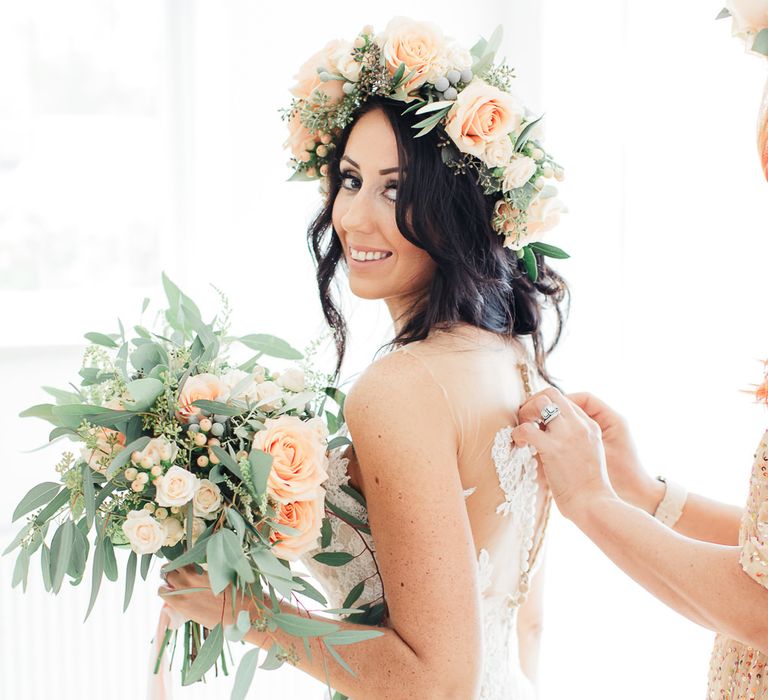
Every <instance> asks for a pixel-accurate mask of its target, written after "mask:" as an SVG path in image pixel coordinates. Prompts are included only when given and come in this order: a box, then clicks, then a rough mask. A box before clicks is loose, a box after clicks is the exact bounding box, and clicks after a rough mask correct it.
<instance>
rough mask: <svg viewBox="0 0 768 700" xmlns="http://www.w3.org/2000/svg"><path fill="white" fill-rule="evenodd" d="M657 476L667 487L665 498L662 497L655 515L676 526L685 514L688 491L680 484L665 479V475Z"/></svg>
mask: <svg viewBox="0 0 768 700" xmlns="http://www.w3.org/2000/svg"><path fill="white" fill-rule="evenodd" d="M656 478H657V479H658V480H659V481H661V482H662V483H663V484H664V485H665V486H666V489H665V491H664V498H662V499H661V502H660V503H659V505H658V507H657V508H656V512H655V513H654V514H653V517H654V518H656V519H657V520H660V521H661V522H662V523H664V524H665V525H666V526H667V527H674V526H675V523H676V522H677V521H678V520H680V516H681V515H682V514H683V508H685V501H686V499H687V498H688V491H686V490H685V488H684V487H683V486H681V485H680V484H678V483H676V482H674V481H670V480H669V479H665V478H664V477H663V476H657V477H656Z"/></svg>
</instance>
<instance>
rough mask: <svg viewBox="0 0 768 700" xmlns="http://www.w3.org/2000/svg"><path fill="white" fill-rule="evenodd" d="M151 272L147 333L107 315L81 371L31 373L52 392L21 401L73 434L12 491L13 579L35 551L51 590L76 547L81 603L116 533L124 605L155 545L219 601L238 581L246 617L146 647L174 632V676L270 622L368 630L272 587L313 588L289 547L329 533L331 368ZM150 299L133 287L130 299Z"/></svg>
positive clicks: (249, 669) (351, 635) (104, 569)
mask: <svg viewBox="0 0 768 700" xmlns="http://www.w3.org/2000/svg"><path fill="white" fill-rule="evenodd" d="M163 285H164V288H165V292H166V295H167V298H168V308H167V309H165V310H164V313H163V314H162V318H163V320H164V324H163V325H164V328H163V329H162V330H161V332H160V333H154V332H151V331H150V330H149V329H147V328H146V327H144V326H142V325H136V326H134V331H135V334H136V335H135V337H132V338H128V337H126V333H125V329H124V327H123V325H122V323H120V322H119V321H118V323H119V324H120V326H119V333H116V334H109V335H107V334H101V333H88V334H86V338H87V339H88V340H89V341H90V342H91V343H92V345H91V346H89V347H88V349H87V350H86V352H85V358H84V362H83V367H82V369H81V370H80V373H79V375H80V382H79V386H74V385H72V387H71V388H72V389H73V391H69V390H61V389H54V388H50V387H44V388H45V390H46V391H47V392H48V393H49V394H51V395H52V396H53V397H54V398H55V399H56V404H50V403H47V404H41V405H37V406H33V407H31V408H29V409H27V410H26V411H24V412H23V413H22V414H21V415H22V416H33V417H37V418H42V419H44V420H46V421H48V422H50V423H52V424H53V426H54V429H53V431H52V432H51V433H50V436H49V440H50V441H55V440H59V439H69V440H71V441H73V442H75V443H76V444H78V445H79V446H80V450H79V453H78V454H77V455H76V454H74V453H73V452H65V453H64V454H63V455H62V457H61V461H60V462H59V463H58V465H57V467H56V471H57V472H58V475H59V478H58V480H57V481H48V482H45V483H42V484H38V485H37V486H34V487H33V488H32V489H30V491H29V492H28V493H27V494H26V495H25V496H24V498H22V500H21V502H20V503H19V504H18V506H17V507H16V510H15V511H14V513H13V520H14V521H16V520H18V519H19V518H22V517H23V516H27V522H26V524H25V525H24V527H23V528H22V529H21V530H20V531H19V532H18V534H17V535H16V537H15V539H14V540H13V542H11V544H10V545H9V547H8V548H7V549H6V550H5V552H4V553H5V554H7V553H9V552H11V551H14V550H15V549H17V548H20V551H19V553H18V556H17V559H16V565H15V569H14V572H13V580H12V583H13V585H14V586H16V585H18V584H19V583H21V584H22V586H23V588H24V590H26V584H27V577H28V571H29V566H30V561H31V559H32V557H33V555H34V554H35V553H37V552H39V553H40V560H41V570H42V578H43V583H44V586H45V589H46V590H48V591H52V592H53V593H58V592H59V590H60V589H61V586H62V582H63V581H64V578H65V577H68V578H69V579H70V580H71V583H72V584H73V585H77V584H79V583H80V582H81V581H82V579H83V576H84V574H85V571H86V567H87V565H88V560H89V555H90V558H91V560H92V563H91V595H90V602H89V605H88V610H87V612H86V618H87V617H88V615H89V614H90V612H91V610H92V608H93V605H94V603H95V601H96V598H97V596H98V593H99V588H100V585H101V582H102V578H103V577H104V576H106V578H108V579H109V580H111V581H116V580H117V579H118V558H117V556H116V553H115V550H116V549H130V553H129V554H128V556H127V560H126V563H125V576H124V585H125V595H124V603H123V610H126V609H127V607H128V604H129V602H130V600H131V595H132V592H133V589H134V584H135V579H136V573H137V570H138V571H139V572H140V575H141V577H142V578H143V579H146V577H147V574H148V572H149V569H150V565H151V563H152V560H153V559H154V558H161V559H164V560H167V561H166V563H165V565H164V566H163V569H162V570H163V571H164V572H168V571H172V570H173V569H176V568H178V567H182V566H185V565H195V566H200V567H203V568H204V569H206V570H207V572H208V576H209V579H210V584H211V589H212V591H213V593H214V594H219V593H221V592H222V591H224V590H225V589H226V588H228V587H232V589H233V590H232V593H233V594H232V596H231V599H232V600H233V601H234V600H235V599H236V598H241V597H242V596H244V595H246V596H249V597H250V598H252V599H253V601H254V603H255V605H256V607H255V613H254V615H253V619H252V617H251V615H250V614H249V612H248V611H245V610H244V611H240V612H239V613H238V616H237V618H236V622H235V624H233V625H227V626H224V625H222V624H219V625H217V626H216V627H215V628H214V629H212V630H206V629H205V628H203V627H201V626H200V625H198V624H197V623H194V622H191V621H187V622H185V623H184V632H183V638H180V639H178V640H177V639H176V638H175V637H176V636H180V635H179V632H178V631H173V630H171V629H170V628H169V629H168V630H167V631H165V634H164V636H163V637H162V638H161V639H158V642H157V643H158V647H157V648H156V649H155V653H156V654H157V656H156V657H154V655H153V660H154V659H156V660H155V663H154V669H153V670H154V673H158V671H159V667H160V665H161V660H162V658H163V651H164V649H165V648H166V647H167V645H168V644H169V642H170V639H171V637H172V636H174V645H173V649H174V651H175V648H176V642H177V641H179V642H180V644H179V645H180V646H181V647H182V654H183V658H182V662H181V675H182V681H183V684H184V685H188V684H190V683H193V682H195V681H198V680H201V679H202V678H203V675H204V674H205V673H206V672H207V671H208V670H209V669H210V668H211V667H214V666H216V670H217V672H218V664H219V662H220V664H221V668H222V670H223V672H224V673H225V674H226V673H227V666H226V661H225V655H224V644H225V640H228V641H232V642H239V641H242V640H243V638H244V637H245V635H246V634H247V633H248V631H249V630H250V629H251V628H252V627H253V628H256V629H258V630H260V631H262V632H264V631H272V632H274V631H275V630H276V629H277V628H280V629H282V630H284V631H286V632H288V633H289V634H292V635H294V636H296V638H297V640H298V639H301V641H302V642H303V644H304V647H305V648H306V649H307V653H308V654H309V643H308V638H309V637H319V638H320V639H321V640H322V641H323V643H324V645H325V648H327V649H328V651H329V652H330V653H331V654H332V655H333V656H334V658H337V659H340V657H339V656H338V654H337V653H336V651H335V649H334V645H341V644H348V643H353V642H357V641H363V640H365V639H370V638H372V637H375V636H378V635H379V634H381V632H377V631H370V632H368V631H363V632H349V631H344V632H342V633H339V632H338V630H339V626H338V625H336V624H333V623H332V622H324V621H319V620H312V619H308V618H306V617H303V616H299V615H292V614H288V613H284V612H281V610H280V607H279V604H278V599H277V594H278V593H279V594H280V595H282V596H285V597H291V596H293V595H294V594H295V593H298V594H302V595H305V596H307V597H309V598H311V599H313V600H316V601H317V602H319V603H320V604H321V605H326V604H327V603H326V600H325V598H324V597H323V595H322V594H321V593H320V592H319V591H317V590H316V589H315V588H313V586H312V585H311V584H310V583H309V582H308V581H306V580H304V578H302V577H301V576H300V575H297V574H295V573H294V572H293V571H292V570H291V564H290V563H291V562H292V561H294V560H297V559H298V558H299V557H300V556H301V555H302V554H304V553H306V552H308V551H310V550H312V549H313V548H316V547H317V545H318V541H320V544H321V546H322V547H325V546H327V545H328V543H329V541H330V538H331V528H330V523H329V521H328V520H327V518H325V517H324V515H325V503H324V501H325V490H324V488H323V482H324V481H325V480H326V479H327V476H328V475H327V471H326V468H327V463H328V462H327V459H328V458H327V454H328V450H330V449H333V448H335V447H337V446H341V445H343V444H345V443H348V442H349V441H348V440H347V439H346V438H345V437H342V436H339V437H336V438H333V439H330V440H329V438H332V436H331V435H329V431H328V427H327V425H328V423H330V425H331V426H332V428H333V431H334V432H338V430H340V429H341V427H342V426H343V400H344V395H343V394H342V393H341V392H340V391H338V390H337V389H335V388H333V387H329V386H326V384H327V383H328V381H329V377H327V376H324V375H322V374H320V373H318V372H316V371H315V370H313V369H312V367H311V366H310V364H309V361H308V360H307V359H306V358H304V356H303V355H302V354H301V353H299V352H298V351H296V350H294V349H293V348H292V347H291V346H290V345H288V344H287V343H286V342H284V341H282V340H280V339H278V338H275V337H273V336H268V335H246V336H242V337H233V336H229V335H227V330H228V329H227V325H228V318H229V308H228V305H227V303H226V298H224V307H225V313H224V314H223V318H222V319H221V320H217V319H216V318H214V320H213V321H212V322H211V323H210V324H207V323H204V322H203V320H202V316H201V313H200V311H199V309H198V307H197V306H196V305H195V303H194V302H193V301H192V300H191V299H190V298H189V297H187V296H186V295H185V294H183V293H182V292H181V290H180V289H179V288H178V287H177V286H176V285H174V284H173V282H171V280H169V279H168V278H167V277H166V276H165V275H163ZM148 304H149V300H148V299H145V300H144V304H143V308H142V314H143V313H144V311H146V309H147V306H148ZM236 343H237V344H240V345H242V346H245V348H248V349H249V350H250V351H252V353H249V354H252V356H251V357H250V359H248V360H246V361H245V362H243V363H241V364H239V365H233V364H231V362H230V360H229V359H228V358H229V350H230V349H231V346H233V345H234V344H236ZM263 356H269V357H272V358H277V359H280V360H287V361H299V360H303V361H304V362H303V366H293V367H290V368H288V369H287V370H285V371H284V372H282V373H279V372H277V371H272V370H270V369H269V368H267V367H266V366H263V365H261V364H260V360H261V358H262V357H263ZM327 398H331V399H332V400H333V401H334V402H336V404H337V406H338V408H339V410H338V413H337V414H334V413H331V412H330V411H327V410H326V411H325V413H323V411H324V406H325V402H326V399H327ZM323 416H327V418H326V417H323ZM91 535H92V538H91V539H89V537H91ZM49 536H50V537H49ZM315 556H318V557H321V556H322V554H318V555H315ZM172 594H173V593H171V595H172ZM270 603H271V604H270ZM233 605H234V603H233ZM233 612H234V607H233ZM327 612H329V613H333V612H336V613H340V612H341V613H347V612H358V611H357V610H356V609H352V608H350V609H340V610H328V611H327ZM259 651H260V650H259V649H258V648H254V649H252V650H251V651H249V652H248V653H247V654H246V655H245V657H243V660H242V663H241V665H240V668H239V670H238V673H237V676H236V680H235V687H234V691H233V696H232V697H238V698H241V697H244V696H245V693H246V692H247V690H248V687H249V686H250V683H251V680H252V678H253V674H254V672H255V668H256V664H257V662H258V654H259ZM294 654H295V651H292V650H288V649H284V648H283V647H281V645H280V644H278V643H277V642H276V641H275V642H274V643H273V644H272V646H271V647H270V648H269V650H268V652H267V655H266V659H265V660H264V662H263V664H262V666H261V668H267V669H274V668H277V667H279V666H280V665H282V663H283V662H284V661H285V660H289V659H291V658H292V656H293V655H294ZM172 656H173V654H172ZM166 673H167V671H166Z"/></svg>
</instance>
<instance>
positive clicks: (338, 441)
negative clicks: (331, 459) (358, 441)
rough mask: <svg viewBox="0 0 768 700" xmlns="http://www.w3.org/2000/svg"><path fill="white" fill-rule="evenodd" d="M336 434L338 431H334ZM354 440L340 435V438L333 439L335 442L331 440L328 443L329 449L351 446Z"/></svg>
mask: <svg viewBox="0 0 768 700" xmlns="http://www.w3.org/2000/svg"><path fill="white" fill-rule="evenodd" d="M333 432H336V431H333ZM351 444H352V440H350V439H349V438H348V437H344V436H343V435H339V436H338V437H335V438H333V440H330V441H329V442H328V449H329V450H335V449H336V448H337V447H344V445H351Z"/></svg>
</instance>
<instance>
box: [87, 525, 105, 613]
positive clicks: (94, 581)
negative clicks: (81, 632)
mask: <svg viewBox="0 0 768 700" xmlns="http://www.w3.org/2000/svg"><path fill="white" fill-rule="evenodd" d="M93 547H94V550H93V567H92V569H91V598H90V600H89V601H88V610H87V611H86V613H85V617H84V618H83V622H85V621H86V620H87V619H88V616H89V615H90V614H91V610H93V604H94V603H95V602H96V598H97V597H98V595H99V588H101V577H102V576H103V575H104V541H103V539H102V537H101V535H100V534H99V533H96V539H95V540H94V543H93Z"/></svg>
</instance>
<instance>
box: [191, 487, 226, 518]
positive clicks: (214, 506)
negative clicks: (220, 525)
mask: <svg viewBox="0 0 768 700" xmlns="http://www.w3.org/2000/svg"><path fill="white" fill-rule="evenodd" d="M221 502H222V497H221V489H220V488H219V487H218V486H217V485H216V484H214V483H213V482H212V481H209V480H208V479H200V486H199V488H198V489H197V491H195V495H194V497H193V499H192V505H193V507H194V513H195V515H197V516H199V517H201V518H206V519H208V520H211V519H212V518H215V517H216V513H217V512H218V510H219V509H220V508H221Z"/></svg>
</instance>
